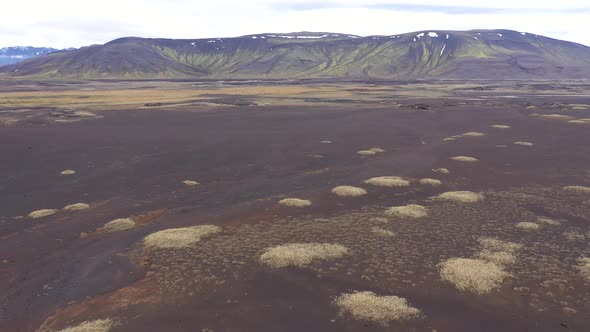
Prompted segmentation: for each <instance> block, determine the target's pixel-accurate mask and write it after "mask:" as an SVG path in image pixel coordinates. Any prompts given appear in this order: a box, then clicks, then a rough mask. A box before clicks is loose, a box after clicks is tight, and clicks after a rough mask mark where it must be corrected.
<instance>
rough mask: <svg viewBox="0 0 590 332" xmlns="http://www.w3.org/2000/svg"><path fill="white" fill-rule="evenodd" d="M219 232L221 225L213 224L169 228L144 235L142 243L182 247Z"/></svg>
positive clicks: (151, 245)
mask: <svg viewBox="0 0 590 332" xmlns="http://www.w3.org/2000/svg"><path fill="white" fill-rule="evenodd" d="M219 232H221V227H219V226H215V225H199V226H192V227H181V228H170V229H165V230H163V231H159V232H156V233H152V234H150V235H148V236H146V237H145V238H144V239H143V244H144V245H145V246H146V247H150V248H184V247H189V246H191V245H193V244H195V243H197V242H199V241H201V239H203V238H204V237H207V236H209V235H212V234H216V233H219Z"/></svg>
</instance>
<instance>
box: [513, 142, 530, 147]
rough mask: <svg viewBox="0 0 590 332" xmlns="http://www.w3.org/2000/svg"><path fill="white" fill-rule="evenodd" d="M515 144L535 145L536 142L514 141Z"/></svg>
mask: <svg viewBox="0 0 590 332" xmlns="http://www.w3.org/2000/svg"><path fill="white" fill-rule="evenodd" d="M514 145H522V146H533V145H534V144H533V143H531V142H514Z"/></svg>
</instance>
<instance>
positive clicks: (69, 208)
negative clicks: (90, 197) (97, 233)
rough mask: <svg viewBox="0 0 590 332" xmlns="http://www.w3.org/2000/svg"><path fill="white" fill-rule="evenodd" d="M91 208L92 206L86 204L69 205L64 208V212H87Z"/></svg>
mask: <svg viewBox="0 0 590 332" xmlns="http://www.w3.org/2000/svg"><path fill="white" fill-rule="evenodd" d="M89 207H90V205H88V204H86V203H76V204H70V205H67V206H65V207H64V208H63V210H65V211H80V210H85V209H88V208H89Z"/></svg>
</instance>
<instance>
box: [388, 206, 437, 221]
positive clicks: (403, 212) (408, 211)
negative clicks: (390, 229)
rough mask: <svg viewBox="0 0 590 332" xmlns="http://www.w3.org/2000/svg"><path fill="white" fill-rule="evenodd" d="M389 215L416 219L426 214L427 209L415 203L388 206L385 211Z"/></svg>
mask: <svg viewBox="0 0 590 332" xmlns="http://www.w3.org/2000/svg"><path fill="white" fill-rule="evenodd" d="M385 214H386V215H388V216H389V217H396V218H409V219H417V218H423V217H426V216H427V215H428V210H427V209H426V208H425V207H424V206H422V205H417V204H408V205H403V206H394V207H390V208H389V209H387V210H386V211H385Z"/></svg>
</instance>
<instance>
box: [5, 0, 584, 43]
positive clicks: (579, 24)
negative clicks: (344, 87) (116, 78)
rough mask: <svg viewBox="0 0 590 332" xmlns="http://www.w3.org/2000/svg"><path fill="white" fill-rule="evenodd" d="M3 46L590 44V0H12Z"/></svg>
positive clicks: (8, 10)
mask: <svg viewBox="0 0 590 332" xmlns="http://www.w3.org/2000/svg"><path fill="white" fill-rule="evenodd" d="M3 2H8V3H9V4H1V5H0V47H4V46H16V45H32V46H51V47H56V48H64V47H79V46H84V45H90V44H99V43H100V44H102V43H105V42H108V41H110V40H112V39H116V38H119V37H124V36H139V37H165V38H208V37H234V36H240V35H246V34H253V33H263V32H294V31H322V32H340V33H350V34H357V35H363V36H365V35H392V34H398V33H403V32H411V31H418V30H437V29H438V30H443V29H448V30H468V29H493V28H502V29H513V30H517V31H523V32H530V33H536V34H541V35H545V36H549V37H553V38H558V39H564V40H569V41H575V42H578V43H582V44H585V45H589V46H590V0H559V1H555V0H550V1H549V0H521V1H515V0H494V1H477V0H469V1H464V0H444V1H441V0H432V1H429V0H425V1H422V0H416V1H411V0H407V1H396V0H364V1H362V0H290V1H280V0H101V1H96V0H93V1H89V0H88V1H87V0H12V1H3Z"/></svg>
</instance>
